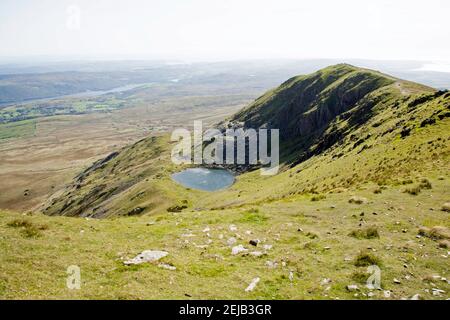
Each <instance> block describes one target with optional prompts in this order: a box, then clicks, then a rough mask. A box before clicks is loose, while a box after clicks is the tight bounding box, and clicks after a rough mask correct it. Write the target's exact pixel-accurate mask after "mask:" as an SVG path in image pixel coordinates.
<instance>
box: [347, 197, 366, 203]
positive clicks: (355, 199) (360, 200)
mask: <svg viewBox="0 0 450 320" xmlns="http://www.w3.org/2000/svg"><path fill="white" fill-rule="evenodd" d="M348 202H349V203H355V204H363V203H367V199H366V198H364V197H358V196H352V197H351V198H350V199H349V200H348Z"/></svg>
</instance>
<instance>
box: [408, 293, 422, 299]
mask: <svg viewBox="0 0 450 320" xmlns="http://www.w3.org/2000/svg"><path fill="white" fill-rule="evenodd" d="M421 299H422V297H421V296H420V294H418V293H416V294H415V295H413V296H412V297H411V298H410V299H409V300H421Z"/></svg>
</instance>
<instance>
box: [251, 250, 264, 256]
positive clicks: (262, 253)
mask: <svg viewBox="0 0 450 320" xmlns="http://www.w3.org/2000/svg"><path fill="white" fill-rule="evenodd" d="M249 254H250V255H251V256H254V257H261V256H263V255H264V252H261V251H252V252H250V253H249Z"/></svg>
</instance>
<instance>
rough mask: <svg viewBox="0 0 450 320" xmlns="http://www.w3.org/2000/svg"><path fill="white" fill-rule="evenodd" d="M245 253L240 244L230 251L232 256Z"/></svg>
mask: <svg viewBox="0 0 450 320" xmlns="http://www.w3.org/2000/svg"><path fill="white" fill-rule="evenodd" d="M246 251H247V249H245V248H244V247H243V246H242V244H240V245H238V246H235V247H233V248H232V249H231V254H232V255H237V254H239V253H241V252H246Z"/></svg>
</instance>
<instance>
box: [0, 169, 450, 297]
mask: <svg viewBox="0 0 450 320" xmlns="http://www.w3.org/2000/svg"><path fill="white" fill-rule="evenodd" d="M431 183H432V185H433V188H432V189H431V190H425V191H422V192H421V193H420V194H419V195H417V196H413V195H408V194H405V193H402V190H403V187H400V186H397V187H389V188H387V189H385V190H383V192H382V193H381V194H374V193H373V190H374V189H375V188H376V186H372V185H368V186H367V188H361V189H357V190H352V191H349V192H344V193H340V194H330V195H327V197H326V198H325V199H322V200H320V201H310V199H309V198H308V197H306V196H295V197H291V198H288V199H283V200H280V201H276V202H271V203H263V204H260V205H258V206H245V207H242V208H239V209H225V210H214V211H186V212H182V213H161V214H157V215H154V216H140V217H128V218H113V219H102V220H97V219H89V220H86V219H81V218H69V217H48V216H45V215H41V214H34V215H30V216H24V215H19V214H16V213H10V212H1V213H0V234H1V239H0V251H1V252H2V254H1V255H0V265H1V268H0V297H1V298H77V299H78V298H82V299H85V298H111V299H112V298H114V299H117V298H119V299H122V298H123V299H131V298H133V299H135V298H137V299H160V298H175V299H184V298H187V296H185V294H188V295H189V296H191V297H192V298H193V299H207V298H230V299H235V298H250V299H253V298H268V299H281V298H286V299H299V298H306V299H325V298H332V299H334V298H341V299H343V298H358V299H359V298H367V297H366V296H364V295H363V294H367V293H368V292H369V290H368V289H366V288H364V285H363V282H364V279H366V278H367V277H368V275H364V272H365V270H366V267H356V266H355V265H354V261H355V257H356V256H357V255H358V253H360V252H366V251H371V252H372V254H373V255H375V256H376V257H377V258H379V259H380V260H381V263H379V265H380V267H381V270H382V287H383V289H385V290H391V291H392V292H393V294H392V298H394V299H399V298H403V297H410V296H412V295H414V294H416V293H419V294H420V295H421V296H422V297H423V298H426V299H433V298H434V299H436V298H441V299H442V298H445V297H448V292H449V290H450V285H449V284H448V283H447V282H444V281H442V280H436V279H434V280H433V279H432V278H430V277H431V276H433V275H439V276H442V277H447V278H448V277H449V276H450V275H449V274H448V259H449V255H448V250H449V249H443V248H439V247H438V244H437V242H436V241H433V240H431V239H429V238H426V237H422V238H420V239H418V238H416V235H417V232H418V227H419V226H421V225H425V226H429V227H433V226H437V225H441V226H446V227H450V224H449V219H448V212H443V211H440V208H441V204H442V203H444V202H445V201H448V189H447V187H448V183H449V178H448V177H447V178H445V180H435V179H432V180H431ZM354 194H356V195H358V196H364V197H366V198H367V199H368V200H369V203H368V204H361V205H357V204H350V203H349V202H348V199H349V198H350V196H351V195H354ZM332 207H334V208H332ZM432 209H433V210H432ZM362 212H364V216H361V213H362ZM373 212H376V213H377V215H374V214H373ZM17 219H20V220H22V219H25V220H27V221H29V222H31V223H32V224H33V225H34V226H36V228H37V229H39V228H41V229H45V230H42V231H37V232H38V234H37V235H36V234H34V233H33V232H31V235H27V233H26V228H23V227H12V226H8V223H11V222H12V221H14V220H17ZM361 219H363V222H361V221H360V220H361ZM149 222H154V224H150V225H147V224H148V223H149ZM360 223H362V224H363V227H359V224H360ZM230 224H235V225H236V226H237V231H236V232H231V231H230V230H229V225H230ZM43 226H44V228H43ZM366 226H375V227H376V228H377V230H378V232H379V234H380V238H379V239H377V238H375V239H356V238H354V237H351V236H349V235H348V234H349V233H350V232H352V231H354V230H360V229H361V228H365V227H366ZM45 227H47V228H45ZM206 227H209V228H210V231H209V234H210V237H208V236H207V235H206V232H203V230H204V229H205V228H206ZM299 228H301V229H302V230H303V232H300V231H298V230H299ZM247 230H250V231H251V232H252V234H251V235H248V234H247V233H246V231H247ZM186 234H193V235H194V236H193V237H184V236H183V235H186ZM220 235H223V239H220ZM314 235H316V236H317V237H316V238H314ZM231 236H234V237H237V238H238V241H237V244H243V245H244V246H245V247H247V248H249V249H252V246H251V245H249V244H248V241H249V240H250V239H254V238H258V239H260V240H262V243H263V244H272V245H273V248H272V249H271V250H269V251H268V254H267V256H264V257H260V258H255V257H251V256H233V255H231V254H230V252H231V250H230V247H229V246H228V245H227V244H226V241H227V239H228V238H229V237H231ZM208 240H212V242H211V243H208ZM203 246H205V247H203ZM327 247H330V248H329V249H327ZM368 248H371V249H370V250H369V249H368ZM148 249H154V250H167V251H168V252H169V255H168V256H167V257H165V258H163V260H162V261H163V262H166V263H170V264H173V265H174V266H176V267H177V270H175V271H170V270H165V269H161V268H159V267H158V266H157V265H154V264H145V265H139V266H133V267H126V266H124V265H123V263H122V259H127V258H132V257H134V256H135V255H136V254H138V253H140V252H141V251H143V250H148ZM254 250H262V249H261V248H260V247H258V248H254ZM266 261H272V262H277V263H278V267H276V268H275V269H269V268H268V267H267V266H266ZM283 262H284V263H285V265H284V266H283ZM69 265H78V266H80V268H81V274H82V288H81V290H68V289H67V288H66V286H65V281H66V269H67V267H68V266H69ZM405 265H406V267H405ZM290 272H292V273H293V276H294V278H293V280H292V281H290V280H289V273H290ZM407 276H409V278H408V279H407V278H405V277H407ZM254 277H260V278H261V282H260V283H259V284H258V286H257V288H256V289H255V291H253V292H251V293H246V292H245V291H244V289H245V288H246V287H247V285H248V284H249V283H250V281H251V280H252V279H253V278H254ZM324 278H329V279H331V281H332V282H330V283H329V284H326V285H321V282H322V280H323V279H324ZM394 278H396V279H399V280H400V281H401V284H394V283H393V279H394ZM361 279H362V280H361ZM430 279H431V283H430ZM349 284H357V285H358V286H359V287H360V288H361V291H358V292H357V293H358V296H355V295H354V293H353V292H352V293H351V292H348V291H347V290H346V288H345V286H346V285H349ZM327 287H330V288H329V289H327ZM432 288H439V289H442V290H445V291H446V294H444V295H443V296H441V297H438V296H433V295H432V294H431V291H430V290H431V289H432ZM425 289H428V290H429V292H426V291H424V290H425ZM373 293H374V298H383V293H382V292H381V291H376V290H375V291H374V292H373Z"/></svg>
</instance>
